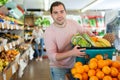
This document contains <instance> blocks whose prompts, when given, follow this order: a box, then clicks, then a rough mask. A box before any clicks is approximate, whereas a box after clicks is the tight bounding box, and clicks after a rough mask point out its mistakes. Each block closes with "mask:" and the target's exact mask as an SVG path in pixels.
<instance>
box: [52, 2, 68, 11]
mask: <svg viewBox="0 0 120 80" xmlns="http://www.w3.org/2000/svg"><path fill="white" fill-rule="evenodd" d="M59 5H63V7H64V9H65V11H66V8H65V5H64V4H63V3H62V2H60V1H56V2H53V3H52V4H51V7H50V13H52V10H53V7H55V6H59Z"/></svg>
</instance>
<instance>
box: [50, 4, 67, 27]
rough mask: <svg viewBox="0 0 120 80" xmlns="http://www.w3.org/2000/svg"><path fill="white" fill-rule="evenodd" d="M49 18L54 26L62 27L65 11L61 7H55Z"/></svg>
mask: <svg viewBox="0 0 120 80" xmlns="http://www.w3.org/2000/svg"><path fill="white" fill-rule="evenodd" d="M51 16H52V18H53V20H54V22H55V23H56V24H59V25H62V24H64V22H65V19H66V11H65V9H64V7H63V6H62V5H59V6H55V7H53V10H52V14H51Z"/></svg>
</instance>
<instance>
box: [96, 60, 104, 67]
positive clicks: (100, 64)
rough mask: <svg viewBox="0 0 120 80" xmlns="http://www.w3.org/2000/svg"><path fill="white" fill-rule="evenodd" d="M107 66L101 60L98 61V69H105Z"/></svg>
mask: <svg viewBox="0 0 120 80" xmlns="http://www.w3.org/2000/svg"><path fill="white" fill-rule="evenodd" d="M105 65H106V63H105V61H104V60H99V61H98V68H103V67H104V66H105Z"/></svg>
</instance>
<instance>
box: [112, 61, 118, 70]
mask: <svg viewBox="0 0 120 80" xmlns="http://www.w3.org/2000/svg"><path fill="white" fill-rule="evenodd" d="M112 67H116V68H119V67H120V62H118V61H113V62H112Z"/></svg>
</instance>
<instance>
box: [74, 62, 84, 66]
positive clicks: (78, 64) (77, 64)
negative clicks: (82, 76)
mask: <svg viewBox="0 0 120 80" xmlns="http://www.w3.org/2000/svg"><path fill="white" fill-rule="evenodd" d="M82 65H83V64H82V62H76V63H75V64H74V67H79V66H82Z"/></svg>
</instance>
